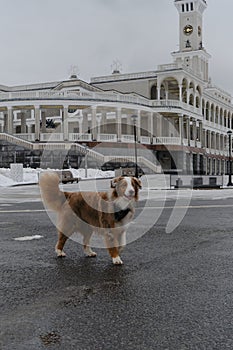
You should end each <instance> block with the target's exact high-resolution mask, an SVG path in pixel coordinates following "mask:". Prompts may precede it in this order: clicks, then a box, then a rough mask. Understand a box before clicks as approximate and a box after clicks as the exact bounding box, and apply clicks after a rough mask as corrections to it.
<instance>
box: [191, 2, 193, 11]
mask: <svg viewBox="0 0 233 350" xmlns="http://www.w3.org/2000/svg"><path fill="white" fill-rule="evenodd" d="M191 11H193V2H191Z"/></svg>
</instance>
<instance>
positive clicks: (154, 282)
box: [0, 197, 233, 350]
mask: <svg viewBox="0 0 233 350" xmlns="http://www.w3.org/2000/svg"><path fill="white" fill-rule="evenodd" d="M9 202H10V199H9ZM173 203H174V201H173V200H169V201H167V202H166V206H167V207H168V208H167V209H164V210H163V212H162V215H161V216H160V218H159V220H158V221H157V222H156V225H155V226H154V227H152V228H151V229H150V230H149V232H147V233H146V234H145V235H144V236H143V237H142V238H140V239H138V240H136V241H135V242H133V243H131V244H129V245H128V246H127V247H126V249H125V251H124V253H123V255H122V258H123V260H124V265H123V266H114V265H112V263H111V260H110V258H109V257H108V254H107V252H106V251H105V250H103V249H97V250H96V251H97V253H98V257H97V258H92V259H89V258H86V257H84V256H83V253H82V247H81V246H80V245H79V244H78V243H75V242H73V241H68V243H67V246H66V252H67V255H68V256H67V257H66V258H65V259H57V258H56V257H55V255H54V244H55V241H56V233H55V228H54V226H53V225H52V223H51V221H50V219H49V218H48V216H47V214H46V212H44V211H43V206H42V204H41V203H40V202H37V201H35V202H27V201H26V202H22V203H16V204H14V203H12V202H11V203H10V204H9V206H8V204H7V200H4V203H3V204H1V206H0V238H1V255H0V265H1V269H0V276H1V285H0V301H1V314H0V325H1V328H0V349H1V350H42V349H55V350H64V349H65V350H66V349H67V350H72V349H75V350H89V349H90V350H91V349H92V350H93V349H97V350H102V349H104V350H115V349H116V350H118V349H127V350H128V349H129V350H131V349H132V350H139V349H140V350H142V349H143V350H144V349H145V350H150V349H158V350H165V349H169V350H186V349H187V350H191V349H197V350H202V349H208V350H214V349H216V350H225V349H232V348H233V278H232V277H233V235H232V234H233V232H232V222H233V216H232V213H233V197H232V198H226V199H222V198H220V199H216V200H214V201H213V200H212V201H210V200H209V199H208V200H205V199H194V200H192V202H191V206H192V207H191V209H189V210H188V211H187V213H186V216H185V218H184V220H183V221H182V223H181V224H180V225H179V227H178V228H177V229H176V230H175V231H173V232H172V233H169V234H168V233H166V232H165V226H166V222H167V218H168V216H169V214H170V212H171V207H172V205H173ZM153 205H155V206H156V205H159V202H154V203H153ZM25 209H26V210H31V211H29V212H24V211H23V210H25ZM9 210H10V211H11V212H9ZM19 210H20V211H19ZM155 210H156V209H155ZM25 235H43V238H41V239H39V240H33V241H27V242H19V241H15V240H14V238H15V237H19V236H25Z"/></svg>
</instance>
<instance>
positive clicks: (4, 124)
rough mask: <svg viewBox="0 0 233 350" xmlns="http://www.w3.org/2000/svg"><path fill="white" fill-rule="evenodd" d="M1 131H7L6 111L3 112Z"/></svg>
mask: <svg viewBox="0 0 233 350" xmlns="http://www.w3.org/2000/svg"><path fill="white" fill-rule="evenodd" d="M3 132H7V113H5V112H3Z"/></svg>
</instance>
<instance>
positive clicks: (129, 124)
mask: <svg viewBox="0 0 233 350" xmlns="http://www.w3.org/2000/svg"><path fill="white" fill-rule="evenodd" d="M126 122H127V127H126V134H127V135H132V133H133V132H132V119H131V114H130V115H127V121H126Z"/></svg>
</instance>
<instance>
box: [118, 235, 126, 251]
mask: <svg viewBox="0 0 233 350" xmlns="http://www.w3.org/2000/svg"><path fill="white" fill-rule="evenodd" d="M125 246H126V232H125V231H123V232H121V233H120V234H119V253H121V252H122V250H123V249H124V248H125Z"/></svg>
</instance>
